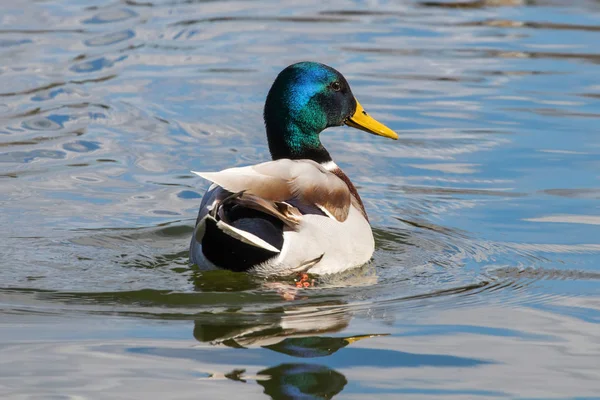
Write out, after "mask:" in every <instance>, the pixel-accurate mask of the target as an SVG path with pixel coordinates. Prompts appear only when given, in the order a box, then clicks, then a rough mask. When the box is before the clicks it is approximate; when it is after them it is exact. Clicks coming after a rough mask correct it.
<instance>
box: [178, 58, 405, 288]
mask: <svg viewBox="0 0 600 400" xmlns="http://www.w3.org/2000/svg"><path fill="white" fill-rule="evenodd" d="M263 118H264V123H265V129H266V135H267V142H268V147H269V152H270V154H271V158H272V160H271V161H266V162H263V163H260V164H255V165H249V166H243V167H235V168H228V169H224V170H221V171H216V172H197V171H192V172H193V173H194V174H196V175H198V176H200V177H202V178H204V179H205V180H207V181H209V182H211V185H210V187H209V188H208V189H207V191H206V193H205V195H204V196H203V198H202V200H201V203H200V210H199V212H198V217H197V219H196V224H195V228H194V231H193V234H192V239H191V243H190V262H191V264H195V265H197V266H198V267H200V268H201V269H225V270H230V271H234V272H247V273H254V274H258V275H264V276H286V275H292V274H302V275H303V276H305V277H306V276H309V275H308V274H311V275H328V274H335V273H340V272H343V271H346V270H349V269H352V268H356V267H360V266H362V265H365V264H367V263H368V262H369V261H370V259H371V257H372V255H373V252H374V249H375V241H374V238H373V232H372V230H371V225H370V223H369V218H368V216H367V212H366V210H365V206H364V204H363V201H362V199H361V198H360V195H359V194H358V191H357V190H356V187H355V186H354V184H353V183H352V182H351V180H350V179H349V178H348V176H347V175H346V174H345V173H344V172H343V171H342V169H341V168H340V167H339V166H338V165H337V164H336V163H335V162H334V161H333V159H332V157H331V155H330V154H329V152H328V151H327V149H325V147H324V146H323V144H322V143H321V139H320V134H321V132H322V131H324V130H325V129H327V128H330V127H336V126H343V125H346V126H350V127H352V128H356V129H359V130H362V131H365V132H368V133H370V134H374V135H378V136H382V137H386V138H390V139H394V140H397V139H398V135H397V134H396V133H395V132H394V131H393V130H391V129H390V128H388V127H387V126H385V125H384V124H382V123H381V122H379V121H377V120H376V119H374V118H373V117H371V116H370V115H369V114H368V113H367V112H366V111H365V109H364V108H363V107H362V105H361V104H360V103H359V102H358V100H356V98H355V97H354V95H353V94H352V90H351V89H350V85H349V84H348V81H347V80H346V78H345V77H344V76H343V75H342V74H341V73H340V72H338V71H337V70H335V69H334V68H332V67H330V66H327V65H325V64H321V63H318V62H312V61H304V62H299V63H295V64H292V65H290V66H288V67H286V68H285V69H283V70H282V71H281V72H280V73H279V74H278V75H277V77H276V78H275V81H274V82H273V84H272V86H271V88H270V90H269V92H268V94H267V98H266V101H265V106H264V112H263Z"/></svg>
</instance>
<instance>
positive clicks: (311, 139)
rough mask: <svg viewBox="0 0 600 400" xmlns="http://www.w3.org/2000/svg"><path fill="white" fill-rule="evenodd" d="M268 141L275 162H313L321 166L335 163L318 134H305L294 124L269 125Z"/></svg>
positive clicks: (267, 127)
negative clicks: (283, 160) (282, 159)
mask: <svg viewBox="0 0 600 400" xmlns="http://www.w3.org/2000/svg"><path fill="white" fill-rule="evenodd" d="M266 129H267V140H268V142H269V151H270V152H271V157H272V158H273V160H279V159H281V158H289V159H292V160H313V161H315V162H318V163H319V164H324V163H327V162H333V161H332V160H331V156H330V155H329V152H328V151H327V150H326V149H325V147H323V144H321V140H320V139H319V134H318V133H313V132H310V133H308V134H307V133H305V132H304V131H303V130H302V128H301V127H300V126H298V125H296V124H294V123H293V122H291V121H290V122H288V123H287V124H285V125H279V124H277V125H274V126H273V124H269V123H267V126H266Z"/></svg>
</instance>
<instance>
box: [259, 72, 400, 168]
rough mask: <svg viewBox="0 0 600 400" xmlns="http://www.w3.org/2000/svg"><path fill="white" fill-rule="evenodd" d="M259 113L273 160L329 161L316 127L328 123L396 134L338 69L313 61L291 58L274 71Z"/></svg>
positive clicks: (324, 127)
mask: <svg viewBox="0 0 600 400" xmlns="http://www.w3.org/2000/svg"><path fill="white" fill-rule="evenodd" d="M264 117H265V126H266V128H267V138H268V141H269V150H270V151H271V156H272V157H273V159H274V160H277V159H280V158H291V159H312V160H314V161H317V162H326V161H330V160H331V157H330V156H329V153H328V152H327V150H325V148H324V147H323V145H322V144H321V140H320V138H319V134H320V133H321V131H323V130H324V129H326V128H328V127H330V126H340V125H343V124H346V125H349V126H352V127H355V128H358V129H362V130H364V131H367V132H369V133H373V134H376V135H380V136H386V137H390V138H392V139H397V138H398V135H396V134H395V133H394V132H393V131H392V130H390V129H389V128H387V127H386V126H384V125H383V124H381V123H379V122H377V121H376V120H374V119H373V118H371V117H370V116H369V115H368V114H367V113H366V112H365V111H364V109H363V108H362V106H361V105H360V103H358V101H357V100H356V99H355V98H354V95H353V94H352V91H351V90H350V85H349V84H348V82H347V81H346V78H344V76H343V75H342V74H340V73H339V72H338V71H336V70H335V69H333V68H331V67H328V66H327V65H323V64H319V63H315V62H300V63H297V64H292V65H290V66H289V67H287V68H286V69H284V70H283V71H281V72H280V73H279V75H278V76H277V78H276V79H275V82H273V86H271V90H269V94H268V95H267V101H266V102H265V111H264Z"/></svg>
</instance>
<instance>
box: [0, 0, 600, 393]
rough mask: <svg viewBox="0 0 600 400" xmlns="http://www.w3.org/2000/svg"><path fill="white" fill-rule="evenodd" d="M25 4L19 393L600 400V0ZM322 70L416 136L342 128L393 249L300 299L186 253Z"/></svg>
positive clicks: (18, 183)
mask: <svg viewBox="0 0 600 400" xmlns="http://www.w3.org/2000/svg"><path fill="white" fill-rule="evenodd" d="M0 5H1V9H2V13H0V60H1V61H0V202H1V204H2V212H1V213H0V225H1V226H2V229H1V230H0V255H1V257H0V354H1V355H2V356H1V357H0V396H1V397H2V398H67V397H68V398H76V397H77V398H94V399H96V398H109V399H113V398H127V397H129V398H140V397H150V398H154V397H162V398H178V399H179V398H181V399H183V398H199V397H201V398H216V399H217V398H238V397H244V398H247V399H254V398H257V399H264V398H274V399H283V398H313V399H314V398H316V399H321V398H332V397H335V398H341V399H346V398H348V399H352V398H356V399H363V398H365V397H367V396H370V397H372V398H377V399H386V398H390V399H392V398H394V399H395V398H400V397H402V398H444V399H450V398H452V399H454V398H456V399H466V398H477V399H485V398H491V399H495V398H511V399H517V398H518V399H575V398H578V399H592V398H600V383H599V382H600V361H599V360H600V347H599V345H598V343H599V341H598V338H599V337H600V325H599V323H600V172H599V171H600V129H599V123H600V81H599V79H598V78H599V77H600V44H599V43H600V3H599V2H597V1H592V0H589V1H585V0H581V1H575V2H570V3H569V2H558V1H552V0H539V1H522V0H480V1H471V2H462V3H453V2H449V1H440V2H436V1H433V2H429V1H427V2H425V1H423V2H418V1H406V2H399V1H396V2H386V1H375V2H356V1H336V2H334V3H333V2H332V3H329V2H314V1H310V0H309V1H308V2H302V3H298V2H291V1H289V2H276V1H270V0H262V1H226V2H211V1H196V0H185V1H183V0H165V1H162V0H161V1H137V0H136V1H134V0H124V1H115V2H102V1H76V0H64V1H54V0H48V1H28V2H8V1H2V2H1V3H0ZM301 60H314V61H319V62H323V63H326V64H329V65H332V66H333V67H335V68H336V69H338V70H339V71H341V72H342V73H343V74H344V75H345V76H346V77H347V79H348V81H349V82H350V84H351V85H352V89H353V92H354V94H355V95H356V96H357V98H358V99H359V100H360V102H361V104H362V105H363V106H365V108H366V109H367V110H368V111H369V113H370V114H372V115H373V116H375V117H376V118H377V119H378V120H380V121H382V122H385V123H386V124H387V125H388V126H390V127H391V128H392V129H394V130H395V131H396V132H398V133H399V135H400V139H399V140H398V141H397V142H393V141H390V140H385V139H383V138H379V137H375V136H372V135H366V134H363V133H361V132H359V131H356V130H352V129H348V128H337V129H330V130H328V131H326V132H324V133H323V134H322V139H323V141H324V143H325V145H326V147H327V148H328V149H329V151H330V153H331V154H332V156H333V158H334V159H335V161H336V162H337V163H338V164H339V165H340V166H341V167H342V168H343V169H344V171H345V172H346V173H347V174H348V176H350V178H351V179H352V180H353V182H354V183H355V184H356V186H357V188H358V190H359V192H360V194H361V196H362V198H363V200H364V202H365V205H366V208H367V211H368V213H369V217H370V221H371V224H372V226H373V230H374V233H375V237H376V252H375V255H374V259H373V262H372V263H371V264H370V265H368V266H365V267H363V268H361V269H359V270H356V271H352V272H350V273H347V274H344V275H340V276H330V277H325V278H320V279H319V280H318V281H317V285H316V287H315V288H313V289H309V290H303V291H300V292H298V293H295V299H294V300H286V299H284V298H283V297H282V296H281V291H282V290H291V289H289V288H288V286H289V282H278V281H264V280H261V279H257V278H254V277H252V276H247V275H244V274H232V273H227V272H221V271H217V272H210V273H203V272H201V271H199V270H198V269H197V268H195V267H191V268H190V267H189V266H188V258H187V246H188V243H189V237H190V235H191V232H192V229H193V224H194V221H195V217H196V213H197V207H198V205H199V202H200V198H201V196H202V194H203V192H204V190H205V188H206V182H204V181H202V180H200V179H199V178H197V177H195V176H193V175H192V174H191V173H190V170H219V169H222V168H226V167H231V166H241V165H248V164H252V163H258V162H262V161H265V160H267V159H268V158H269V154H268V150H267V147H266V139H265V135H264V128H263V122H262V117H261V115H262V107H263V103H264V98H265V96H266V93H267V91H268V89H269V87H270V84H271V82H272V81H273V79H274V77H275V76H276V74H277V73H278V72H279V70H281V69H282V68H284V67H285V66H287V65H289V64H291V63H293V62H297V61H301ZM287 298H289V296H288V297H287Z"/></svg>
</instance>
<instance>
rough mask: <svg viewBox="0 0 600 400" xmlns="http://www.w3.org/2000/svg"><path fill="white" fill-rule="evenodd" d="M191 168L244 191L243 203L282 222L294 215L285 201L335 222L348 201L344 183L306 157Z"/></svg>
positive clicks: (342, 217)
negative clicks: (206, 169) (213, 169)
mask: <svg viewBox="0 0 600 400" xmlns="http://www.w3.org/2000/svg"><path fill="white" fill-rule="evenodd" d="M192 172H193V173H195V174H197V175H199V176H201V177H203V178H204V179H207V180H209V181H211V182H213V183H216V184H217V185H219V186H220V187H222V188H223V189H225V190H227V191H228V192H231V193H244V196H240V197H241V198H245V199H246V200H247V206H250V208H252V207H259V208H260V211H263V212H266V213H268V214H270V215H273V216H275V217H277V218H280V217H282V215H283V216H284V218H283V219H282V220H283V221H284V222H286V223H288V222H290V223H293V219H294V218H295V217H297V216H298V215H297V214H296V213H294V212H293V210H292V208H293V207H288V206H289V205H290V203H288V201H299V202H300V203H302V204H303V205H304V206H308V207H310V206H315V207H317V208H318V209H320V210H321V211H323V212H324V213H325V214H327V215H329V216H331V217H333V218H335V219H336V220H338V221H339V222H344V221H345V220H346V218H347V217H348V212H349V210H350V205H351V203H352V195H351V193H350V190H349V189H348V186H347V185H346V183H345V182H344V181H342V180H341V179H340V178H338V177H337V176H336V175H335V174H333V173H331V172H329V171H328V170H326V169H325V168H323V167H322V166H321V165H320V164H318V163H316V162H314V161H310V160H288V159H282V160H277V161H269V162H266V163H262V164H257V165H252V166H248V167H241V168H229V169H225V170H222V171H219V172H196V171H192ZM284 204H285V205H284ZM286 205H287V206H286Z"/></svg>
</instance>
